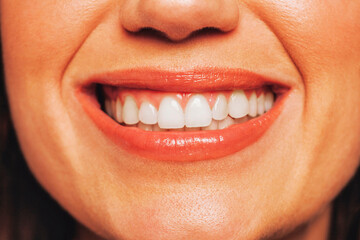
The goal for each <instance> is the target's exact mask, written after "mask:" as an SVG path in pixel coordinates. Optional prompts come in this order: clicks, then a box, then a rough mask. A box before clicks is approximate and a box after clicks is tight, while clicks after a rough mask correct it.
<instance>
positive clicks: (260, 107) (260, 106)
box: [257, 93, 265, 115]
mask: <svg viewBox="0 0 360 240" xmlns="http://www.w3.org/2000/svg"><path fill="white" fill-rule="evenodd" d="M264 104H265V97H264V94H263V93H262V94H261V95H260V96H259V97H258V98H257V114H258V115H262V114H264V112H265V106H264Z"/></svg>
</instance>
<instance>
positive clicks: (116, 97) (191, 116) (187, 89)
mask: <svg viewBox="0 0 360 240" xmlns="http://www.w3.org/2000/svg"><path fill="white" fill-rule="evenodd" d="M79 90H80V91H78V94H77V96H78V99H79V100H80V102H81V104H82V106H83V108H84V110H85V111H86V112H87V114H88V115H89V116H90V117H91V119H92V120H93V121H94V122H95V124H96V125H97V126H98V128H99V129H100V130H102V132H104V133H105V135H107V136H108V137H109V138H110V139H111V140H112V141H113V142H115V143H116V144H117V145H119V146H120V147H121V148H123V149H125V150H127V151H129V152H131V153H132V154H136V155H140V156H142V157H145V158H150V159H154V160H161V161H181V162H183V161H199V160H209V159H215V158H220V157H224V156H227V155H230V154H232V153H235V152H238V151H240V150H242V149H243V148H245V147H247V146H249V145H251V144H253V143H254V142H256V141H257V140H258V139H259V138H260V137H261V136H262V135H263V134H264V133H265V132H266V130H267V129H268V128H269V127H270V126H271V124H272V123H273V122H274V121H275V119H276V118H277V117H278V116H279V114H280V112H281V109H282V102H283V101H284V98H285V96H286V95H287V94H286V93H288V92H289V91H288V90H289V88H288V87H286V86H283V85H281V84H280V83H278V82H277V81H275V80H271V79H267V78H265V77H263V76H259V75H257V74H255V73H251V72H247V71H244V70H218V69H216V70H214V69H211V70H198V71H197V72H194V71H192V72H182V73H181V72H175V73H174V72H167V71H157V70H147V69H145V70H144V69H142V70H131V71H121V72H117V73H107V74H102V75H99V76H95V77H93V78H91V79H89V80H88V82H86V84H84V85H83V86H81V87H80V88H79Z"/></svg>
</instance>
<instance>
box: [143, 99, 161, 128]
mask: <svg viewBox="0 0 360 240" xmlns="http://www.w3.org/2000/svg"><path fill="white" fill-rule="evenodd" d="M139 120H140V121H141V122H142V123H145V124H155V123H157V110H156V108H155V106H154V105H152V104H151V103H149V102H143V103H142V104H141V106H140V110H139Z"/></svg>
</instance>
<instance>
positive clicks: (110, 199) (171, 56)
mask: <svg viewBox="0 0 360 240" xmlns="http://www.w3.org/2000/svg"><path fill="white" fill-rule="evenodd" d="M175 9H176V10H175ZM165 13H168V14H165ZM214 16H216V17H214ZM224 16H227V17H224ZM359 16H360V2H359V1H351V0H349V1H343V0H334V1H309V0H297V1H279V0H276V1H275V0H263V1H255V0H246V1H235V0H227V1H220V0H214V1H205V0H192V1H177V0H176V1H163V0H159V1H155V0H152V1H148V0H146V1H145V0H144V1H141V0H135V1H132V0H117V1H115V0H114V1H113V0H97V1H93V0H83V1H75V0H62V1H60V0H58V1H55V0H53V1H43V0H27V1H22V0H1V34H2V44H3V53H4V65H5V73H6V85H7V91H8V96H9V101H10V107H11V112H12V117H13V121H14V124H15V127H16V130H17V134H18V137H19V141H20V144H21V147H22V150H23V153H24V155H25V157H26V160H27V162H28V164H29V166H30V168H31V170H32V172H33V173H34V175H35V177H36V178H37V179H38V180H39V182H40V183H41V184H42V185H43V186H44V188H45V189H46V190H47V191H48V192H49V193H50V194H51V195H52V196H53V197H54V198H55V199H56V200H57V201H58V202H59V203H60V204H61V205H62V206H63V207H64V208H65V209H66V210H67V211H69V212H70V213H71V214H72V215H73V216H74V217H75V218H76V219H77V220H78V221H79V222H80V223H82V224H83V225H84V226H86V227H87V228H89V229H91V232H94V233H96V234H98V235H99V236H101V237H102V238H105V239H137V240H141V239H260V238H264V239H266V238H272V237H274V236H286V235H287V234H290V233H291V232H292V231H293V230H294V229H295V228H296V227H298V226H303V228H301V231H299V232H298V233H299V234H300V235H299V236H298V237H300V239H306V238H307V237H308V238H309V235H307V234H310V232H311V231H312V230H311V229H314V227H312V226H317V225H316V224H315V223H314V222H318V220H317V219H321V221H320V220H319V221H320V222H324V224H323V225H324V226H325V228H324V231H325V232H326V231H327V229H326V224H327V222H328V216H329V215H328V214H329V208H330V206H331V201H332V199H333V198H334V197H335V196H336V195H337V194H338V193H339V191H340V190H341V189H342V188H343V187H344V186H345V185H346V183H347V182H348V181H349V179H350V178H351V177H352V176H353V174H354V172H355V171H356V169H357V167H358V165H359V156H360V108H359V107H358V106H360V96H359V92H360V21H359ZM148 19H151V20H152V21H151V25H150V27H153V28H154V29H157V30H159V31H162V32H163V33H164V34H165V35H167V36H168V38H169V39H170V40H172V41H169V40H168V39H167V38H165V37H159V36H158V35H156V34H153V33H150V34H133V33H130V32H129V31H137V30H138V29H141V28H142V27H148V26H146V24H148V23H149V20H148ZM203 27H215V28H218V29H220V30H222V31H224V32H221V31H219V32H214V33H210V34H202V33H199V34H195V35H190V36H189V34H191V33H192V32H194V31H196V30H199V29H201V28H203ZM179 29H181V30H179ZM126 30H129V31H126ZM136 67H156V68H161V69H175V70H183V69H193V68H195V67H229V68H244V69H251V70H253V71H255V72H258V73H262V74H268V75H271V76H281V78H283V79H286V83H287V84H288V85H289V86H290V87H291V94H290V95H289V96H288V98H287V99H286V102H285V103H284V108H283V110H282V112H281V114H280V116H279V117H278V119H277V120H276V121H275V123H274V124H273V125H272V126H271V128H270V129H269V130H268V131H267V132H266V134H265V135H264V136H263V137H262V138H261V139H260V140H259V141H257V142H256V143H255V144H253V145H251V146H249V147H247V148H245V149H243V150H241V151H239V152H237V153H236V154H233V155H231V156H227V157H224V158H221V159H216V160H211V161H198V162H190V163H186V164H179V163H171V162H158V161H152V160H149V159H143V158H141V157H138V156H136V155H132V154H130V153H128V152H127V151H125V150H123V149H121V148H119V147H118V146H117V145H115V144H114V143H113V142H111V141H110V140H109V139H108V138H107V137H106V136H105V135H104V134H103V133H102V132H101V131H100V130H99V129H98V128H97V127H96V126H95V124H94V123H93V122H92V121H91V119H90V118H89V116H88V115H87V114H86V113H85V112H84V110H83V108H82V106H81V105H80V103H79V101H78V99H77V98H76V97H75V89H76V87H75V86H77V84H79V81H80V80H81V79H84V78H87V77H89V76H91V75H92V74H96V73H100V72H107V71H112V70H119V69H131V68H136ZM313 223H314V224H313ZM316 229H317V230H319V229H321V228H320V227H316ZM315 232H316V231H315ZM317 232H318V231H317ZM317 234H318V233H317ZM306 235H307V236H306ZM312 236H314V235H312ZM325 236H326V233H325V235H324V234H323V237H324V239H325ZM313 239H314V238H313ZM316 239H321V238H320V237H319V238H316Z"/></svg>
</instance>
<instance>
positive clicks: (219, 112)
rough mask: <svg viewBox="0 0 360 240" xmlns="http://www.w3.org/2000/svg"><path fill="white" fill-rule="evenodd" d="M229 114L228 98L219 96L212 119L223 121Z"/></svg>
mask: <svg viewBox="0 0 360 240" xmlns="http://www.w3.org/2000/svg"><path fill="white" fill-rule="evenodd" d="M228 114H229V110H228V105H227V101H226V97H225V96H224V95H222V94H219V95H218V96H217V98H216V101H215V104H214V106H213V109H212V118H213V119H215V120H223V119H225V118H226V117H227V115H228Z"/></svg>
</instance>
